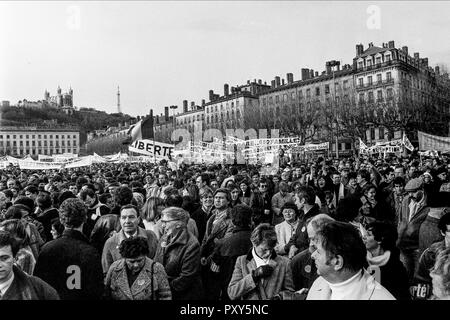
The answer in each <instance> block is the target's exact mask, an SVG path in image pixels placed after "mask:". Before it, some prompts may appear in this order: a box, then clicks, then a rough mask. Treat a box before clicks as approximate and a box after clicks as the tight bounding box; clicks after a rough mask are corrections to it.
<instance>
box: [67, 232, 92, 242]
mask: <svg viewBox="0 0 450 320" xmlns="http://www.w3.org/2000/svg"><path fill="white" fill-rule="evenodd" d="M62 237H67V238H73V239H77V240H81V241H83V242H86V243H89V240H88V238H86V236H85V235H84V234H82V233H81V232H80V231H78V230H73V229H64V231H63V233H62Z"/></svg>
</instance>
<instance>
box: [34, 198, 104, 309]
mask: <svg viewBox="0 0 450 320" xmlns="http://www.w3.org/2000/svg"><path fill="white" fill-rule="evenodd" d="M59 210H60V213H59V219H60V221H61V223H62V224H63V225H64V227H65V230H64V232H63V234H62V236H61V238H58V239H56V240H53V241H50V242H49V243H47V244H45V245H44V246H43V247H42V250H41V253H40V254H39V257H38V259H37V262H36V268H35V271H34V272H35V275H36V276H38V277H40V278H42V279H43V280H44V281H46V282H48V283H49V284H50V285H51V286H53V287H54V288H55V289H56V290H57V291H58V293H59V295H60V297H61V298H62V299H64V300H95V299H99V298H101V295H102V292H103V273H102V266H101V258H100V254H99V253H98V251H97V250H96V249H95V248H94V247H93V246H91V245H90V244H89V241H88V239H87V238H86V237H85V236H84V235H83V233H82V230H83V224H84V223H85V221H86V212H87V209H86V206H85V205H84V203H83V202H82V201H81V200H80V199H77V198H71V199H67V200H65V201H64V202H63V203H62V204H61V207H60V209H59Z"/></svg>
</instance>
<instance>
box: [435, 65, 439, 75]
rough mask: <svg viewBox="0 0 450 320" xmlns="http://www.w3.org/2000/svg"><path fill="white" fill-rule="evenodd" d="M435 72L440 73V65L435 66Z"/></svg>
mask: <svg viewBox="0 0 450 320" xmlns="http://www.w3.org/2000/svg"><path fill="white" fill-rule="evenodd" d="M434 73H436V74H437V75H439V74H440V73H439V66H436V67H434Z"/></svg>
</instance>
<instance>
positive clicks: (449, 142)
mask: <svg viewBox="0 0 450 320" xmlns="http://www.w3.org/2000/svg"><path fill="white" fill-rule="evenodd" d="M418 137H419V149H420V150H436V151H440V152H449V151H450V137H441V136H434V135H432V134H429V133H425V132H422V131H419V133H418Z"/></svg>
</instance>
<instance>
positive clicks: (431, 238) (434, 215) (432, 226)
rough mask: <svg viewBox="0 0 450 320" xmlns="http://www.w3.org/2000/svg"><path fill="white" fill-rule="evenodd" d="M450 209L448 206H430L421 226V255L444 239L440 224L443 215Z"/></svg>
mask: <svg viewBox="0 0 450 320" xmlns="http://www.w3.org/2000/svg"><path fill="white" fill-rule="evenodd" d="M448 211H449V210H448V209H447V208H430V211H429V212H428V215H427V217H426V218H425V220H424V221H423V223H422V224H421V225H420V228H419V257H420V255H421V254H422V253H423V252H424V251H425V250H426V249H427V248H428V247H429V246H431V245H432V244H433V243H435V242H438V241H441V240H443V239H444V236H443V235H442V234H441V231H440V230H439V227H438V224H439V220H440V219H441V217H442V216H443V215H444V214H446V213H447V212H448Z"/></svg>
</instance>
